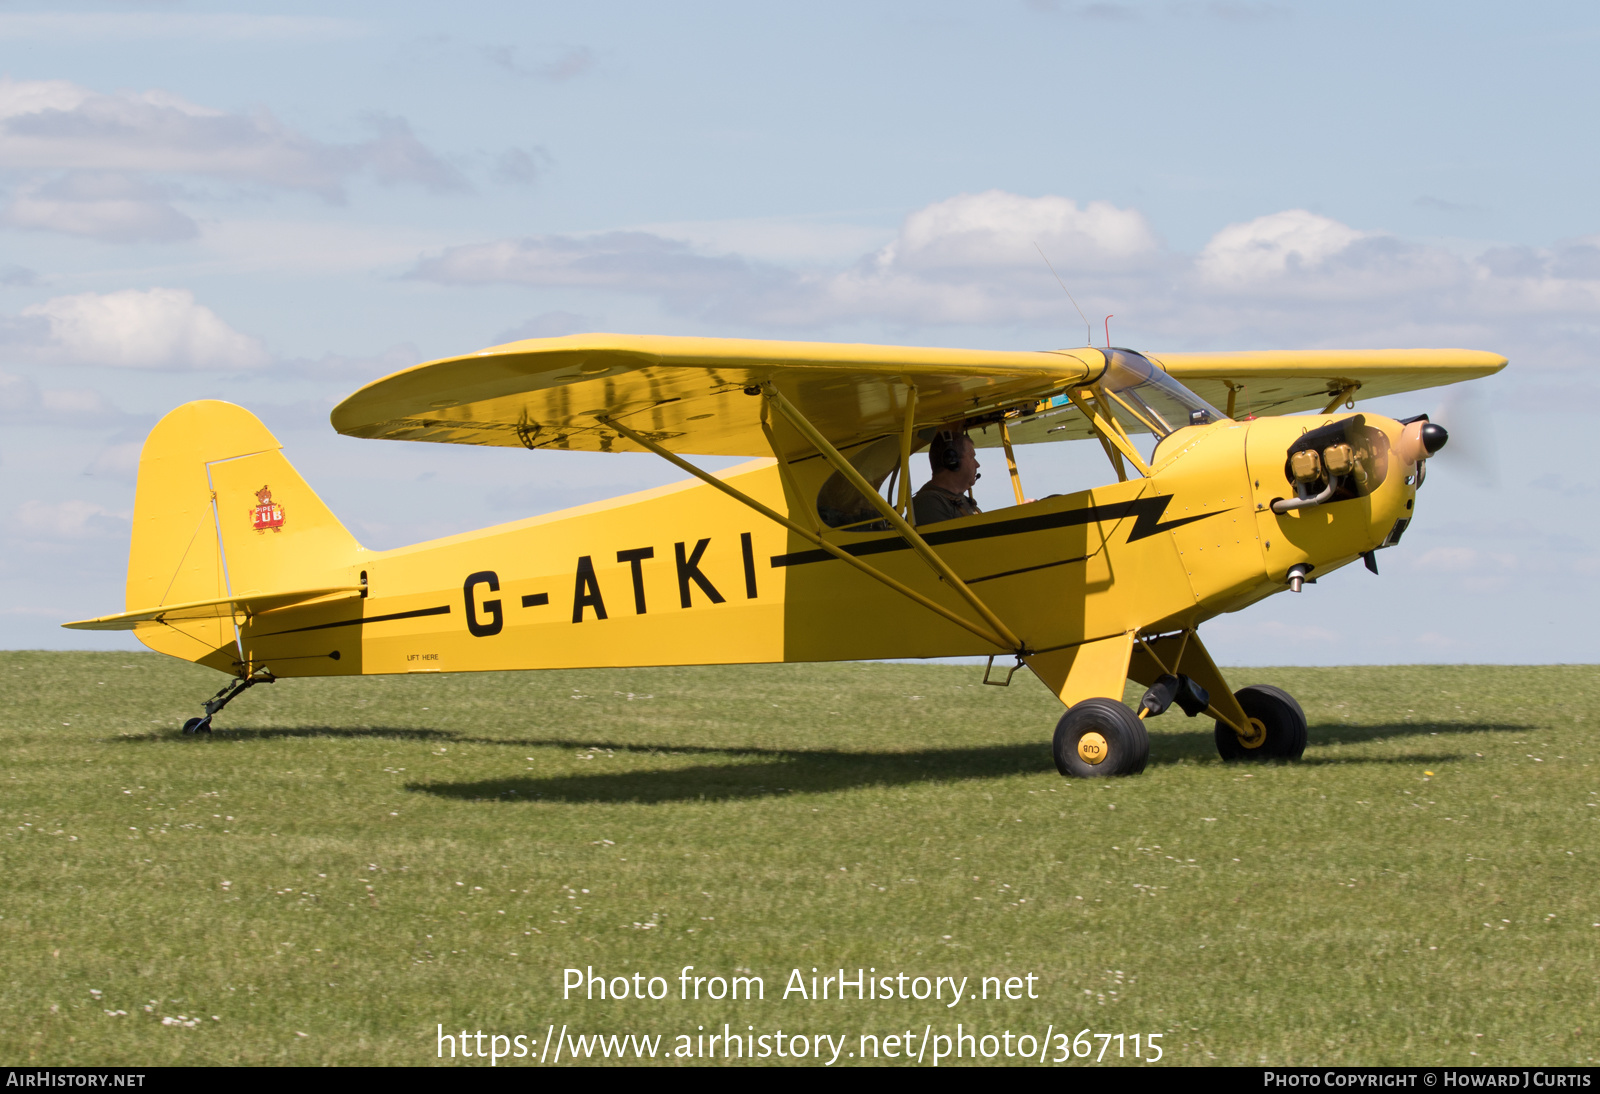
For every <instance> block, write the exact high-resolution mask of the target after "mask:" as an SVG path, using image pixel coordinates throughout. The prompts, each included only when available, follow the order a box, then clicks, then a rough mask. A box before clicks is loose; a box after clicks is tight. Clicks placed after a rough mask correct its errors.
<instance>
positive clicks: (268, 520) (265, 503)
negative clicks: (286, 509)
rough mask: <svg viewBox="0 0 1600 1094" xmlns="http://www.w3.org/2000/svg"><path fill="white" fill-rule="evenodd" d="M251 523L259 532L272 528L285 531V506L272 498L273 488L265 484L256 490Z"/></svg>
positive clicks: (251, 511) (275, 530)
mask: <svg viewBox="0 0 1600 1094" xmlns="http://www.w3.org/2000/svg"><path fill="white" fill-rule="evenodd" d="M250 523H251V525H252V526H254V528H255V530H256V531H257V532H265V531H266V530H267V529H268V528H271V529H272V530H273V531H274V532H281V531H283V506H281V505H279V504H278V503H277V502H275V501H273V500H272V488H271V487H269V486H263V487H262V488H261V489H260V490H257V491H256V506H255V508H254V509H252V510H250Z"/></svg>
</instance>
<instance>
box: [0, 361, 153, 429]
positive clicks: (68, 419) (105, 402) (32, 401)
mask: <svg viewBox="0 0 1600 1094" xmlns="http://www.w3.org/2000/svg"><path fill="white" fill-rule="evenodd" d="M124 418H125V415H124V414H123V413H122V411H120V410H118V409H117V408H116V407H115V406H114V405H112V403H111V400H109V399H107V398H106V397H105V396H104V395H102V394H101V393H100V392H98V391H94V390H92V389H89V388H45V389H43V390H40V388H39V386H38V385H37V384H35V383H34V382H33V381H32V380H30V379H28V378H27V377H26V376H17V375H15V374H14V373H9V372H0V421H4V422H11V423H18V424H25V425H77V426H104V425H107V424H110V423H113V422H117V421H119V420H123V419H124Z"/></svg>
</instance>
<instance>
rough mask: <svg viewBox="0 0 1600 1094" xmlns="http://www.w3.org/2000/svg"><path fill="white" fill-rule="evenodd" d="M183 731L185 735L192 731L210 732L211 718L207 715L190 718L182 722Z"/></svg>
mask: <svg viewBox="0 0 1600 1094" xmlns="http://www.w3.org/2000/svg"><path fill="white" fill-rule="evenodd" d="M183 732H184V734H185V735H188V734H193V733H210V732H211V719H210V718H209V717H206V718H190V719H189V720H188V721H187V722H185V723H183Z"/></svg>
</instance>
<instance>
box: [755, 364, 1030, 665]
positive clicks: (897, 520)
mask: <svg viewBox="0 0 1600 1094" xmlns="http://www.w3.org/2000/svg"><path fill="white" fill-rule="evenodd" d="M761 391H762V394H764V395H765V396H766V397H767V398H768V399H771V400H772V404H773V405H774V406H776V407H777V408H778V410H779V412H780V413H782V415H783V416H784V417H785V418H788V419H789V422H790V424H792V425H793V426H794V427H795V428H796V429H798V430H799V431H800V432H801V433H802V434H803V435H804V436H805V438H806V440H808V441H810V442H811V444H812V446H813V447H815V448H816V450H817V451H818V452H820V453H822V456H823V458H824V459H826V460H827V461H828V462H829V463H831V464H832V465H833V469H834V470H835V471H837V472H839V474H841V475H843V476H844V477H845V479H846V480H848V481H849V483H850V485H852V486H854V487H855V488H856V489H857V490H858V491H860V492H861V496H862V497H864V498H866V499H867V501H869V502H871V503H872V507H873V508H874V509H876V510H877V511H878V512H879V513H880V514H882V516H883V519H884V520H887V521H888V522H889V524H890V526H891V527H892V528H894V530H895V531H897V532H899V533H900V536H901V538H902V539H904V540H905V541H906V542H907V543H909V544H910V545H911V549H912V550H913V551H915V552H917V554H918V555H920V556H921V557H922V561H924V562H926V563H927V564H928V565H929V566H931V567H933V572H934V573H936V574H938V575H939V576H940V577H941V578H943V579H944V581H945V583H946V584H947V585H949V586H950V587H951V588H952V589H954V590H955V591H956V592H958V593H960V594H961V598H962V599H963V600H965V601H966V602H967V603H968V604H971V605H972V608H973V610H974V611H976V612H977V613H978V614H979V615H980V616H982V617H983V621H984V622H985V623H987V624H989V626H990V627H992V628H993V629H994V633H995V634H997V635H999V636H1000V637H1001V638H1003V639H1005V641H1004V642H1001V643H998V645H1001V646H1004V647H1005V648H1007V649H1009V650H1012V651H1014V652H1016V653H1021V652H1022V651H1023V649H1024V646H1023V643H1022V640H1021V639H1020V638H1018V637H1017V636H1016V635H1014V634H1012V633H1011V628H1009V627H1007V626H1006V625H1005V624H1004V623H1002V622H1001V621H1000V617H999V616H997V615H995V614H994V612H992V611H990V610H989V606H988V605H987V604H985V603H984V602H983V601H982V600H980V599H978V594H977V593H975V592H973V591H972V590H971V589H969V588H967V583H966V582H965V581H962V580H961V578H959V577H957V576H956V572H955V571H954V570H952V569H951V568H950V564H949V563H947V562H945V560H944V559H942V558H940V557H939V554H938V552H936V551H935V550H934V549H933V548H932V547H930V546H928V541H927V540H925V539H923V538H922V537H921V536H920V535H918V534H917V530H916V529H915V528H913V527H911V525H909V524H907V523H906V519H905V518H904V517H902V516H901V515H900V514H899V513H897V512H895V508H894V506H892V505H890V504H889V503H888V502H887V501H885V500H884V499H883V495H881V494H879V493H878V492H877V491H876V490H874V489H873V488H872V484H871V483H870V482H868V481H867V480H866V479H864V478H862V477H861V472H859V471H857V470H856V469H855V466H854V465H853V464H852V463H851V462H850V461H849V460H847V459H845V458H844V457H843V456H841V455H840V454H839V450H838V449H837V448H835V447H833V445H832V444H831V443H829V441H828V438H826V437H824V436H823V435H822V433H821V432H820V431H819V430H818V429H817V427H816V426H814V425H812V424H811V422H810V421H809V420H808V419H807V418H806V416H805V415H804V414H801V413H800V411H799V410H797V409H795V406H794V404H793V403H791V402H789V400H788V399H785V398H784V397H783V392H781V391H779V390H778V389H777V388H776V387H775V386H774V385H773V384H772V382H771V381H768V382H767V383H764V384H762V385H761Z"/></svg>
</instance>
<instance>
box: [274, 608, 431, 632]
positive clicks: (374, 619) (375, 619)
mask: <svg viewBox="0 0 1600 1094" xmlns="http://www.w3.org/2000/svg"><path fill="white" fill-rule="evenodd" d="M449 614H450V605H448V604H441V605H439V606H438V607H437V608H418V609H417V610H416V611H411V612H394V613H392V614H390V615H369V616H365V617H363V618H361V619H341V620H338V621H337V622H334V623H318V624H316V625H315V626H311V627H294V628H292V629H290V630H287V631H273V632H272V633H271V634H258V635H256V636H255V637H256V638H276V637H277V636H278V635H280V634H299V633H301V632H302V631H325V630H327V629H328V628H329V627H360V626H363V625H365V624H367V623H387V622H389V620H391V619H417V618H420V617H421V616H424V615H449Z"/></svg>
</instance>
